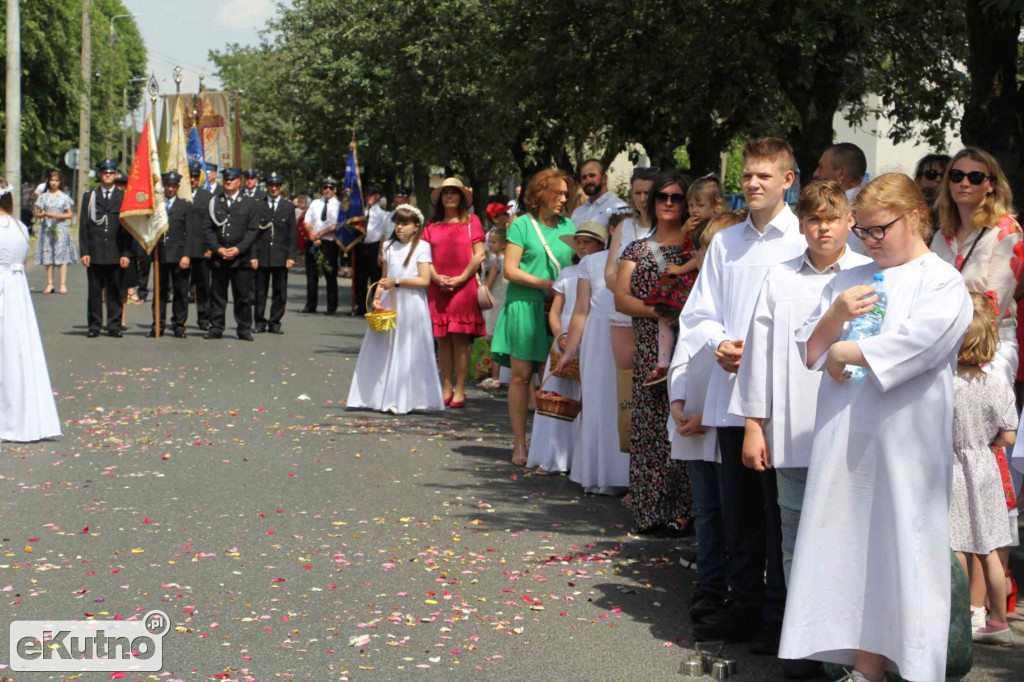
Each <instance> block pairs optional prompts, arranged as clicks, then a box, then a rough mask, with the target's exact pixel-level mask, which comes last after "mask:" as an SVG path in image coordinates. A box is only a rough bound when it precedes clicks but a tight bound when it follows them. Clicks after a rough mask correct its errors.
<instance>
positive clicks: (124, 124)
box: [121, 77, 147, 168]
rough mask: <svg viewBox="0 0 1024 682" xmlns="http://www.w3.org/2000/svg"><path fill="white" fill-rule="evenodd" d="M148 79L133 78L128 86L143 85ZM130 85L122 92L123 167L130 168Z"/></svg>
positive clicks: (133, 130)
mask: <svg viewBox="0 0 1024 682" xmlns="http://www.w3.org/2000/svg"><path fill="white" fill-rule="evenodd" d="M146 80H147V79H146V78H142V77H139V78H132V79H130V80H129V81H128V85H131V84H132V83H142V82H144V81H146ZM128 85H125V86H124V91H123V92H122V100H123V105H124V113H123V114H122V117H123V118H122V120H121V124H122V127H121V165H122V166H124V167H125V168H128V120H127V119H128ZM134 141H135V112H134V111H133V112H132V142H134Z"/></svg>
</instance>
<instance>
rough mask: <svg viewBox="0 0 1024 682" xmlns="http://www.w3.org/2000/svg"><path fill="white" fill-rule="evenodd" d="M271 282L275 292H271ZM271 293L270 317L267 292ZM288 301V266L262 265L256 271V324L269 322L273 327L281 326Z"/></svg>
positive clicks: (278, 327)
mask: <svg viewBox="0 0 1024 682" xmlns="http://www.w3.org/2000/svg"><path fill="white" fill-rule="evenodd" d="M271 283H273V292H272V293H271ZM268 293H270V296H271V298H270V318H269V319H268V318H267V317H266V313H267V294H268ZM287 302H288V268H286V267H284V266H283V265H282V266H280V267H274V268H264V267H260V268H259V269H258V270H257V271H256V303H255V306H254V308H255V317H256V325H257V326H262V325H265V324H267V323H268V322H269V324H270V328H271V329H275V330H276V329H280V328H281V318H282V317H284V308H285V304H286V303H287Z"/></svg>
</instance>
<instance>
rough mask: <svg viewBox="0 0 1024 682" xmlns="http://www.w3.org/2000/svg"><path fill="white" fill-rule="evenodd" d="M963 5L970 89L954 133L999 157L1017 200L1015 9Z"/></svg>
mask: <svg viewBox="0 0 1024 682" xmlns="http://www.w3.org/2000/svg"><path fill="white" fill-rule="evenodd" d="M965 6H966V12H965V14H966V16H967V41H968V55H967V71H968V73H969V74H970V77H971V91H970V95H969V97H968V100H967V104H966V105H965V106H964V117H963V120H962V121H961V123H960V135H961V137H962V138H963V140H964V142H965V143H966V144H969V145H972V146H976V147H981V148H982V149H984V150H985V151H987V152H990V153H991V154H992V155H993V156H995V157H996V159H998V160H999V165H1000V166H1002V169H1003V172H1004V173H1006V175H1007V177H1008V179H1009V181H1010V187H1011V189H1012V190H1013V194H1014V196H1015V197H1017V198H1018V203H1019V200H1020V197H1022V196H1024V125H1022V115H1024V112H1022V110H1021V106H1022V105H1024V99H1022V95H1021V90H1020V89H1019V88H1018V86H1017V82H1016V77H1017V49H1018V45H1017V37H1018V36H1019V35H1020V29H1021V14H1020V11H1019V10H1018V11H1012V10H1001V9H999V7H998V6H997V5H996V4H995V3H980V2H968V3H966V5H965ZM986 6H987V9H986Z"/></svg>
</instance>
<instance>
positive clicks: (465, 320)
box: [423, 178, 487, 409]
mask: <svg viewBox="0 0 1024 682" xmlns="http://www.w3.org/2000/svg"><path fill="white" fill-rule="evenodd" d="M430 202H431V203H432V204H433V205H434V214H433V216H432V217H431V219H430V221H429V222H428V223H427V226H426V228H424V230H423V241H425V242H428V243H429V244H430V248H431V250H432V252H433V256H434V262H433V266H432V268H431V275H430V289H429V290H428V291H427V299H428V300H429V302H430V320H431V322H432V323H433V325H434V337H435V338H436V339H437V361H438V364H440V365H441V385H442V388H443V390H444V404H445V405H448V406H451V407H453V408H456V409H457V408H460V407H464V406H465V404H466V375H467V374H468V373H469V356H470V352H471V350H472V346H473V337H476V336H486V335H487V327H486V325H485V324H484V316H483V314H482V313H481V312H480V305H479V304H478V303H477V298H476V289H477V280H476V273H477V272H478V271H479V270H480V265H481V264H482V263H483V262H484V259H485V258H486V255H485V254H484V230H483V227H481V225H480V219H479V218H477V217H476V216H475V215H472V214H471V213H470V212H469V207H470V206H472V205H473V194H472V192H471V191H470V190H469V189H468V188H466V187H465V186H463V184H462V182H461V181H460V180H458V179H457V178H447V179H446V180H445V181H444V182H443V183H441V186H440V187H438V188H437V189H435V190H434V191H433V192H431V193H430Z"/></svg>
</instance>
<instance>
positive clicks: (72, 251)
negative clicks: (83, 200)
mask: <svg viewBox="0 0 1024 682" xmlns="http://www.w3.org/2000/svg"><path fill="white" fill-rule="evenodd" d="M36 208H38V209H39V210H40V211H44V212H49V213H67V212H68V211H70V210H71V197H69V196H68V195H67V194H65V193H64V192H56V193H54V192H49V191H47V192H43V193H42V194H40V195H39V198H38V199H36ZM70 227H71V220H70V219H68V220H54V219H53V218H43V219H42V221H41V222H40V223H39V241H38V242H36V258H35V262H36V265H68V264H70V263H77V262H78V249H77V248H76V247H75V242H74V240H73V239H71V230H70Z"/></svg>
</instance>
